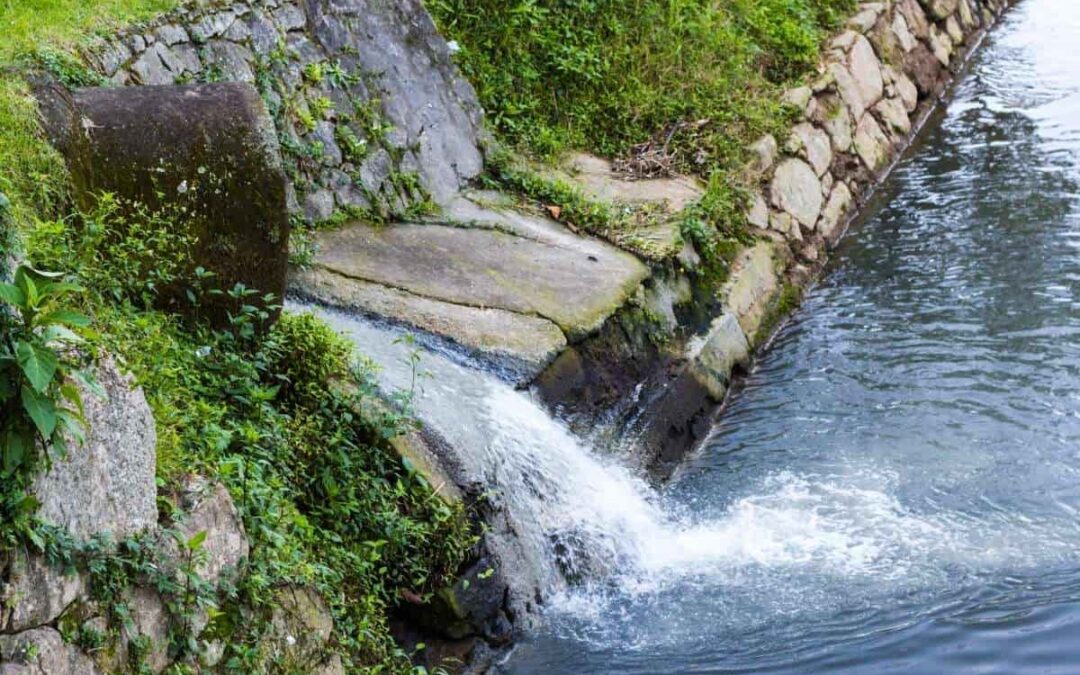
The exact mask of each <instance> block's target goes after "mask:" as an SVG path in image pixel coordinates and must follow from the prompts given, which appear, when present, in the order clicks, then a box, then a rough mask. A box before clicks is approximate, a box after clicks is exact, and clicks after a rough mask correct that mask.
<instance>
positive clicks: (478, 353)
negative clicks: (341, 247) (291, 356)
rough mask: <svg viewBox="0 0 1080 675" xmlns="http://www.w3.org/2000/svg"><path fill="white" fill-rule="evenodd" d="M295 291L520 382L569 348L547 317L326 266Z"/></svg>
mask: <svg viewBox="0 0 1080 675" xmlns="http://www.w3.org/2000/svg"><path fill="white" fill-rule="evenodd" d="M292 287H293V290H294V292H299V293H300V294H302V295H304V296H306V297H309V298H313V299H316V300H318V301H319V302H322V303H325V304H328V305H331V306H334V307H339V308H342V309H345V310H349V311H356V312H360V313H363V314H367V315H372V316H377V317H382V318H385V319H390V320H392V321H394V322H396V323H401V324H404V325H406V326H411V327H414V328H418V329H420V330H423V331H425V332H427V333H431V334H432V335H436V336H438V337H441V338H444V339H447V340H450V341H452V342H453V343H455V344H457V345H459V346H461V347H464V348H465V349H466V350H468V351H469V352H470V353H471V354H472V355H473V356H475V357H478V358H481V359H484V360H486V361H489V362H491V363H492V364H494V365H495V366H496V367H497V368H499V369H500V370H501V371H502V372H504V373H506V374H508V375H509V376H510V379H513V380H514V381H516V382H520V383H524V382H529V381H531V380H532V379H533V378H535V377H536V376H537V375H538V374H539V373H540V372H542V371H543V370H544V368H546V367H547V366H548V364H549V363H551V362H552V361H553V360H554V359H555V357H556V356H558V355H559V353H560V352H561V351H562V350H563V349H564V348H565V347H566V336H565V335H563V332H562V330H560V329H559V327H558V326H556V325H555V324H554V323H552V322H550V321H548V320H547V319H543V318H540V317H535V316H527V315H524V314H517V313H515V312H508V311H506V310H503V309H495V308H476V307H466V306H464V305H455V304H451V303H447V302H442V301H439V300H432V299H430V298H425V297H422V296H419V295H414V294H412V293H408V292H406V291H402V290H399V289H396V288H388V287H386V286H381V285H379V284H377V283H370V282H367V281H359V280H357V279H350V278H348V277H344V276H341V275H340V274H335V273H334V272H332V271H330V270H328V269H326V268H317V269H311V270H303V271H299V272H297V273H296V275H295V276H294V277H293V279H292Z"/></svg>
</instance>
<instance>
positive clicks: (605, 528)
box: [326, 0, 1080, 673]
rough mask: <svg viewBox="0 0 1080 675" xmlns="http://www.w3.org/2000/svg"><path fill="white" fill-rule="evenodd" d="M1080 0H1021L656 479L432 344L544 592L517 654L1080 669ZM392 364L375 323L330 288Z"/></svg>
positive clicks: (450, 432)
mask: <svg viewBox="0 0 1080 675" xmlns="http://www.w3.org/2000/svg"><path fill="white" fill-rule="evenodd" d="M1078 45H1080V3H1076V2H1073V0H1025V1H1024V2H1021V3H1020V4H1019V5H1018V7H1017V8H1016V9H1014V10H1013V11H1012V13H1011V14H1009V15H1008V18H1007V19H1006V21H1005V23H1004V24H1003V25H1002V26H1000V27H998V28H997V29H995V32H994V33H993V35H992V36H991V37H990V38H989V40H988V42H987V44H986V45H985V46H984V48H983V50H982V51H981V52H980V53H979V56H978V57H977V60H976V62H975V63H974V64H973V67H972V71H971V72H970V73H968V74H967V75H966V76H965V78H964V79H963V81H962V82H961V84H960V86H959V88H958V90H957V92H956V94H955V99H954V101H953V102H952V103H951V104H950V106H949V108H948V111H947V113H946V115H945V116H944V117H943V119H941V120H940V121H939V122H938V123H936V126H935V127H934V128H933V129H932V130H930V131H929V132H928V133H927V137H926V139H925V142H924V143H923V144H922V146H921V147H920V148H918V150H917V152H915V153H913V155H912V158H911V159H909V160H906V161H905V162H904V163H902V165H901V166H900V167H899V168H898V169H897V171H896V173H895V174H894V177H893V178H892V179H891V180H890V182H889V183H888V185H886V186H885V188H883V190H882V193H881V194H880V195H879V199H878V202H879V205H878V206H877V207H876V210H875V211H874V212H873V213H871V214H870V216H869V217H868V218H867V219H866V220H865V222H863V223H861V224H860V225H858V226H857V227H856V228H854V229H853V231H852V232H851V233H850V234H849V236H848V237H847V238H846V239H845V241H844V242H843V243H842V245H841V247H840V248H839V249H838V250H837V252H836V254H835V256H834V260H833V262H832V263H831V264H830V269H829V272H828V275H827V276H826V277H825V279H824V281H822V283H821V284H820V285H818V286H817V287H816V288H815V289H813V290H812V292H811V293H810V294H809V295H808V297H807V300H806V303H805V305H804V306H803V308H802V309H801V310H800V311H799V312H798V313H797V314H796V316H795V317H794V318H793V320H792V321H791V322H790V323H789V324H788V325H787V326H786V327H785V328H784V329H783V330H782V331H781V333H780V334H779V335H778V337H777V339H776V341H775V344H774V345H773V346H772V348H771V350H770V351H769V352H768V353H767V354H766V355H765V356H764V357H763V358H762V360H761V361H760V362H759V363H758V365H757V367H756V368H755V370H754V371H753V373H752V374H751V375H750V377H749V378H748V379H747V381H746V383H745V385H744V386H743V387H742V388H741V390H740V391H738V392H737V393H736V394H735V395H734V397H733V399H732V401H731V403H730V405H729V408H728V411H727V413H726V415H725V416H724V417H723V419H722V422H721V423H720V424H719V425H718V426H717V427H716V428H715V429H714V431H713V434H712V435H711V437H710V439H709V441H708V442H707V443H706V444H705V447H704V448H702V449H701V451H700V452H698V453H697V454H696V455H695V456H693V457H691V458H690V459H689V460H688V461H687V462H686V463H685V464H684V466H682V467H681V468H680V470H679V471H678V472H677V474H676V476H675V477H674V478H673V480H672V481H670V483H669V484H667V485H665V486H663V488H662V489H660V490H657V489H655V488H652V487H650V486H649V485H648V483H647V482H646V481H644V480H642V479H641V478H640V477H639V476H637V475H636V474H635V473H634V472H633V471H631V470H630V469H627V468H624V467H622V466H620V465H619V463H618V458H612V457H607V456H605V453H602V452H597V451H595V450H594V449H593V448H590V446H589V443H588V442H587V441H584V440H582V439H579V438H576V437H574V436H573V435H572V434H571V433H570V432H569V431H567V429H566V428H565V427H564V426H562V425H561V424H560V423H558V422H557V421H555V420H553V419H552V418H551V417H550V416H549V415H548V414H547V413H546V412H545V411H544V410H543V409H542V408H541V407H540V406H538V405H537V404H536V403H535V402H534V401H533V400H532V399H531V398H530V397H529V396H528V394H526V393H522V392H518V391H514V390H513V389H512V388H511V387H509V386H508V385H505V384H503V383H501V382H500V381H499V380H498V379H497V378H495V377H493V376H491V375H489V374H485V373H482V372H480V371H478V370H475V369H471V368H469V367H466V366H463V365H461V364H460V363H459V359H456V358H453V357H452V355H449V354H447V353H442V352H439V351H438V350H431V351H426V352H425V353H424V354H423V355H422V357H421V360H420V370H421V371H427V372H430V373H431V374H432V377H431V378H421V380H420V385H419V393H418V396H417V398H416V406H417V411H418V413H419V415H420V417H421V418H423V419H424V420H425V421H426V422H427V423H428V424H429V425H430V426H432V427H433V428H435V429H437V430H438V431H439V432H440V433H441V434H442V435H444V436H445V437H446V438H447V439H448V440H449V441H451V443H452V444H453V445H454V446H455V447H456V448H457V449H458V450H459V451H460V452H461V453H462V457H461V461H462V462H463V464H464V465H465V466H466V469H467V470H468V472H469V473H470V474H472V475H477V476H483V477H484V478H485V482H486V484H487V485H490V486H491V489H492V493H493V494H494V495H495V499H497V500H499V501H500V502H501V503H502V504H503V505H504V506H505V507H506V510H507V512H508V513H509V515H510V517H511V520H512V521H513V522H514V529H515V530H516V531H517V532H518V533H519V534H520V536H521V541H522V543H523V546H524V548H525V550H526V554H525V558H526V559H527V561H528V564H529V566H530V567H531V568H532V570H531V574H532V576H533V578H535V579H538V580H540V583H542V584H543V585H544V586H545V587H546V589H547V590H548V596H549V597H548V600H547V601H546V603H545V607H544V618H545V621H544V625H543V628H542V629H541V631H540V632H539V633H538V634H536V635H533V636H531V637H530V638H529V639H527V640H526V641H525V642H524V643H522V644H520V645H519V646H518V647H517V648H516V650H515V651H514V652H513V654H511V656H510V657H509V658H508V659H507V660H506V662H505V663H503V664H502V666H501V668H502V669H504V670H505V671H506V672H508V673H670V672H700V673H704V672H745V671H755V672H758V671H760V672H792V673H805V672H838V671H843V672H871V671H872V672H880V671H892V672H915V673H938V672H972V673H975V672H977V673H995V672H996V673H1018V672H1021V673H1028V672H1040V673H1043V672H1048V673H1053V672H1060V673H1073V672H1080V203H1078V200H1077V195H1078V194H1080V168H1078V167H1077V161H1076V159H1077V152H1078V151H1080V49H1078V48H1077V46H1078ZM326 316H327V317H328V318H330V319H331V321H332V322H333V323H335V325H337V326H338V327H339V328H341V329H343V330H345V331H347V332H349V333H351V334H352V335H353V336H354V338H355V339H356V341H357V343H358V344H359V345H360V348H361V350H362V351H364V352H366V353H368V354H369V355H371V356H373V357H374V358H375V359H376V360H377V361H379V362H380V363H382V364H383V366H384V368H383V371H382V375H381V377H382V384H383V385H384V386H385V387H388V388H409V387H410V386H411V383H412V381H413V368H412V366H411V360H410V353H411V351H412V350H413V347H412V346H410V345H409V344H405V343H401V342H395V339H396V338H397V336H398V333H397V332H396V331H394V330H391V329H387V328H382V327H378V326H374V325H371V324H369V323H366V322H364V321H362V320H359V319H357V318H354V317H348V316H344V315H341V314H337V313H333V312H326Z"/></svg>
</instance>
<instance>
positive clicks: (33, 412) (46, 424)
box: [22, 386, 56, 438]
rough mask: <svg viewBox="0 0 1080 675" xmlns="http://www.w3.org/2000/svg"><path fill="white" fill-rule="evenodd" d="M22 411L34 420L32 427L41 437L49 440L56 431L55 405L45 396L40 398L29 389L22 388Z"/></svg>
mask: <svg viewBox="0 0 1080 675" xmlns="http://www.w3.org/2000/svg"><path fill="white" fill-rule="evenodd" d="M22 404H23V410H25V411H26V413H27V414H28V415H30V419H32V420H34V426H36V427H37V428H38V431H40V432H41V435H42V436H44V437H45V438H51V437H52V433H53V430H55V429H56V404H55V403H53V402H52V400H50V399H49V398H48V397H47V396H42V395H41V394H39V393H38V392H36V391H34V390H33V389H31V388H30V387H26V386H24V387H23V388H22Z"/></svg>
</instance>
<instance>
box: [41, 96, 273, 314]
mask: <svg viewBox="0 0 1080 675" xmlns="http://www.w3.org/2000/svg"><path fill="white" fill-rule="evenodd" d="M39 99H40V100H41V101H42V105H41V109H42V113H43V118H44V119H45V122H46V128H47V130H48V132H49V135H50V138H51V140H52V141H53V142H54V144H55V145H57V147H59V149H60V150H61V151H62V152H63V154H64V155H65V156H66V158H67V161H68V166H69V168H70V170H71V175H72V182H73V184H74V186H75V195H76V198H77V200H78V202H79V204H80V206H81V207H82V208H84V209H87V210H89V209H92V208H93V207H94V206H95V204H96V202H97V200H98V198H99V195H100V194H101V193H102V192H110V193H113V194H115V195H116V196H117V197H118V198H119V199H120V200H121V201H122V202H123V203H126V204H129V205H131V204H134V203H139V204H142V205H144V206H145V207H147V208H148V209H149V210H151V211H160V210H163V209H164V210H165V213H167V214H169V215H170V216H171V220H172V221H174V222H173V223H172V225H171V226H175V227H177V228H182V229H183V230H184V231H185V232H186V233H187V234H188V235H190V236H194V237H195V238H196V243H195V246H194V249H193V250H192V251H191V260H190V261H189V265H190V268H191V269H194V268H195V267H197V266H201V267H203V268H205V269H207V270H210V271H212V272H214V273H216V274H217V275H218V277H217V280H216V283H217V285H218V286H219V287H221V288H223V289H225V290H228V289H231V288H232V287H233V286H234V285H235V284H237V283H242V284H244V285H245V286H247V287H248V288H252V289H256V290H258V291H260V292H262V293H274V294H275V295H277V297H278V298H280V297H282V296H283V294H284V292H285V277H286V273H287V268H288V239H289V219H288V208H287V203H286V178H285V173H284V170H283V168H282V162H281V156H280V151H279V148H278V142H277V134H276V132H275V130H274V125H273V123H272V121H271V120H270V117H269V115H268V114H267V112H266V108H265V106H264V105H263V102H262V100H261V99H260V97H259V94H258V92H257V91H256V90H255V89H254V87H252V86H251V85H250V84H241V83H235V82H234V83H222V84H207V85H191V86H147V87H120V88H87V89H78V90H76V91H74V92H70V93H69V92H65V91H63V90H61V89H59V88H57V87H55V86H53V87H42V88H40V89H39ZM182 286H183V285H182V284H177V287H176V288H165V289H161V291H162V292H161V294H160V297H161V301H162V304H163V305H164V306H165V307H177V308H187V307H189V306H190V303H189V302H188V301H187V299H186V297H185V290H186V288H184V287H182ZM215 302H216V303H217V304H218V306H217V307H216V310H217V315H218V316H219V318H224V312H225V311H226V310H229V309H231V310H233V311H235V307H232V306H231V303H230V302H228V301H227V300H225V299H220V300H217V301H215V300H213V299H208V302H207V305H210V306H206V305H204V307H205V309H204V310H201V311H204V312H206V311H209V312H211V316H212V315H213V313H214V310H215V306H214V303H215Z"/></svg>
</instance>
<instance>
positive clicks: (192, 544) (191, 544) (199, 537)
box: [185, 530, 206, 551]
mask: <svg viewBox="0 0 1080 675" xmlns="http://www.w3.org/2000/svg"><path fill="white" fill-rule="evenodd" d="M204 541H206V530H202V531H201V532H198V533H196V534H195V536H194V537H192V538H191V539H188V540H187V544H185V545H186V546H187V548H188V550H189V551H195V550H198V548H199V547H200V546H202V545H203V542H204Z"/></svg>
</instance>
